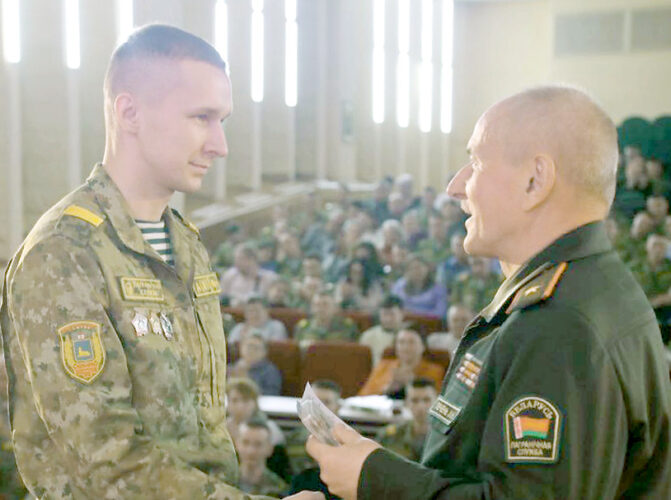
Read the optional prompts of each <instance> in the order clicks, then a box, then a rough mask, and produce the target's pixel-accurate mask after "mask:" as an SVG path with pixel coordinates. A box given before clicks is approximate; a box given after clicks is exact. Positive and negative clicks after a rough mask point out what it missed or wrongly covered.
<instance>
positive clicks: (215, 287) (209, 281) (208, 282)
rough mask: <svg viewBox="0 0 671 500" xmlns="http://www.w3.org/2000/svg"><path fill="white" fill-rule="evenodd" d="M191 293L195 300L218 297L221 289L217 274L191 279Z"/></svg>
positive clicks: (202, 275)
mask: <svg viewBox="0 0 671 500" xmlns="http://www.w3.org/2000/svg"><path fill="white" fill-rule="evenodd" d="M193 293H194V295H195V296H196V298H198V299H199V298H201V297H209V296H210V295H219V293H221V287H220V286H219V280H218V279H217V273H209V274H201V275H200V276H196V277H195V278H194V279H193Z"/></svg>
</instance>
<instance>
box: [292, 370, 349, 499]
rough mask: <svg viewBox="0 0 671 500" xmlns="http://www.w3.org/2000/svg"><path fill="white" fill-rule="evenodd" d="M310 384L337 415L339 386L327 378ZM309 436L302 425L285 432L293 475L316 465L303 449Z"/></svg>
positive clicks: (340, 391)
mask: <svg viewBox="0 0 671 500" xmlns="http://www.w3.org/2000/svg"><path fill="white" fill-rule="evenodd" d="M310 386H311V387H312V390H313V391H314V393H315V395H316V396H317V397H318V398H319V400H320V401H321V402H322V403H324V406H326V407H327V408H328V409H329V410H331V411H332V412H333V413H334V414H336V415H337V414H338V411H340V398H341V394H342V390H341V388H340V386H339V385H338V384H337V383H335V382H334V381H332V380H327V379H321V380H316V381H313V382H310ZM309 436H310V432H309V431H308V430H307V429H306V428H305V427H304V426H302V425H301V426H299V427H296V429H294V430H292V431H291V432H288V433H287V434H286V438H287V454H288V455H289V460H290V462H291V468H292V470H293V474H294V475H295V476H297V475H299V474H300V473H302V472H303V471H305V470H307V469H313V468H315V467H317V463H316V462H315V461H314V459H313V458H312V457H311V456H310V455H308V454H307V451H305V442H306V441H307V440H308V437H309ZM301 489H309V488H301ZM296 491H300V490H296Z"/></svg>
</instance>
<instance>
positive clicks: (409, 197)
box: [394, 173, 419, 212]
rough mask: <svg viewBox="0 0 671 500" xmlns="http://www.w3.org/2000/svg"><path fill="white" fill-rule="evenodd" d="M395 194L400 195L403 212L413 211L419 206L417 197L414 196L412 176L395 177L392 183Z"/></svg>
mask: <svg viewBox="0 0 671 500" xmlns="http://www.w3.org/2000/svg"><path fill="white" fill-rule="evenodd" d="M394 184H395V187H396V192H397V193H398V194H400V195H401V200H402V201H403V211H404V212H405V211H406V210H410V209H414V208H417V207H418V206H419V196H415V195H414V189H415V187H414V181H413V178H412V174H407V173H406V174H401V175H399V176H398V177H396V182H395V183H394Z"/></svg>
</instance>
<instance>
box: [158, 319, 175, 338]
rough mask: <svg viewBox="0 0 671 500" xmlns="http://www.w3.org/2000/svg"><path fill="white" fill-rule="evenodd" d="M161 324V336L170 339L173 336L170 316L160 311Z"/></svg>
mask: <svg viewBox="0 0 671 500" xmlns="http://www.w3.org/2000/svg"><path fill="white" fill-rule="evenodd" d="M161 326H162V327H163V336H164V337H165V339H166V340H172V339H174V338H175V333H174V330H173V328H172V323H171V322H170V318H168V315H167V314H166V313H164V312H161Z"/></svg>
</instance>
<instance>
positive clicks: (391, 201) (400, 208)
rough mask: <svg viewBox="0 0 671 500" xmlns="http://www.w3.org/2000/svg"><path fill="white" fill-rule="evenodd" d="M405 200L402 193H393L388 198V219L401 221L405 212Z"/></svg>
mask: <svg viewBox="0 0 671 500" xmlns="http://www.w3.org/2000/svg"><path fill="white" fill-rule="evenodd" d="M405 209H406V205H405V200H404V199H403V196H402V195H401V193H391V194H390V195H389V198H388V199H387V213H388V216H387V219H386V220H396V221H400V220H401V218H402V217H403V214H404V213H405Z"/></svg>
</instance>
